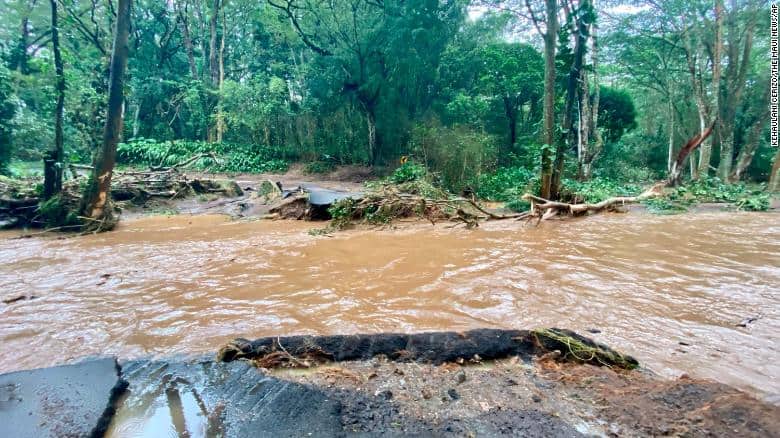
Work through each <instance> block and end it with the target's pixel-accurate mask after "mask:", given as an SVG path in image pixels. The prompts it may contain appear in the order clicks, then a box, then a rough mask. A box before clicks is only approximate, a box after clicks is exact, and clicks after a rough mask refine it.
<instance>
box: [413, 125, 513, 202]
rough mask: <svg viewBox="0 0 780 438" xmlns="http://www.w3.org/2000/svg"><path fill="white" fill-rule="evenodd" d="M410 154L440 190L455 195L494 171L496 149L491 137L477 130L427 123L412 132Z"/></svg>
mask: <svg viewBox="0 0 780 438" xmlns="http://www.w3.org/2000/svg"><path fill="white" fill-rule="evenodd" d="M411 150H412V152H413V154H414V156H415V157H417V158H418V159H419V160H420V161H422V162H424V163H425V165H426V166H427V167H428V168H429V169H430V170H431V172H433V173H434V174H435V175H436V178H437V180H438V181H439V182H440V183H441V185H442V187H444V188H446V189H448V190H450V191H452V192H455V193H457V192H460V191H461V190H463V189H464V188H466V187H467V186H468V185H469V182H470V180H471V179H472V178H473V177H475V176H476V177H478V176H480V175H482V174H483V173H485V172H487V171H488V170H489V169H492V168H494V167H495V165H496V160H497V150H498V147H497V141H496V138H495V137H494V136H491V135H489V134H486V133H484V132H482V131H480V130H476V129H473V128H470V127H468V126H459V125H456V126H452V127H445V126H441V125H440V124H438V123H437V122H430V123H428V124H425V125H418V126H416V127H415V128H414V129H413V130H412V138H411Z"/></svg>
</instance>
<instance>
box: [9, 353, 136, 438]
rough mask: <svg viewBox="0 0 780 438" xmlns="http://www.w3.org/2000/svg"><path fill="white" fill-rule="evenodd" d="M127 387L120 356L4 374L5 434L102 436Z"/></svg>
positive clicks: (16, 437) (21, 437) (19, 435)
mask: <svg viewBox="0 0 780 438" xmlns="http://www.w3.org/2000/svg"><path fill="white" fill-rule="evenodd" d="M125 387H126V384H125V383H124V382H123V381H122V380H121V378H120V376H119V368H118V365H117V363H116V359H114V358H103V359H95V360H88V361H85V362H81V363H77V364H73V365H64V366H58V367H52V368H44V369H36V370H29V371H19V372H15V373H9V374H3V375H0V436H3V437H15V438H25V437H36V438H37V437H84V436H102V435H103V432H104V431H105V430H106V428H107V426H108V423H109V422H110V420H111V416H112V415H113V403H114V401H115V400H116V399H117V398H118V396H119V395H120V394H121V393H122V392H123V390H124V388H125Z"/></svg>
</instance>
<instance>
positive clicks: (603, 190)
mask: <svg viewBox="0 0 780 438" xmlns="http://www.w3.org/2000/svg"><path fill="white" fill-rule="evenodd" d="M641 191H642V188H641V187H640V186H638V185H637V184H624V183H620V182H618V181H616V180H614V179H611V178H593V179H590V180H588V181H576V180H571V179H564V180H563V187H562V188H561V199H562V200H563V201H565V202H571V203H580V202H588V203H593V202H599V201H603V200H605V199H607V198H611V197H613V196H636V195H637V194H639V193H640V192H641Z"/></svg>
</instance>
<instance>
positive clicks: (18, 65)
mask: <svg viewBox="0 0 780 438" xmlns="http://www.w3.org/2000/svg"><path fill="white" fill-rule="evenodd" d="M34 3H35V2H33V4H34ZM20 31H21V32H20V35H19V42H18V44H17V47H16V56H15V57H14V58H13V64H12V65H11V66H10V67H11V70H16V69H18V70H19V73H21V74H23V75H26V74H28V73H30V69H29V65H28V62H27V58H28V57H27V47H28V46H29V44H30V42H29V40H30V17H29V15H28V14H26V13H25V15H24V16H23V17H22V25H21V29H20Z"/></svg>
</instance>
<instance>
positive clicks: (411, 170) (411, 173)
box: [389, 161, 428, 184]
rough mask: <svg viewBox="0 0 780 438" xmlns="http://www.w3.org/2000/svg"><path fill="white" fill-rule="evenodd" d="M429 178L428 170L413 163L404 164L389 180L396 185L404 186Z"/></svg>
mask: <svg viewBox="0 0 780 438" xmlns="http://www.w3.org/2000/svg"><path fill="white" fill-rule="evenodd" d="M426 177H428V169H426V168H425V166H423V165H422V164H417V163H413V162H411V161H410V162H407V163H404V164H403V165H402V166H401V167H399V168H398V169H395V171H394V172H393V174H392V175H390V177H389V180H390V181H391V182H393V183H395V184H402V183H406V182H410V181H416V180H420V179H424V178H426Z"/></svg>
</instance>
